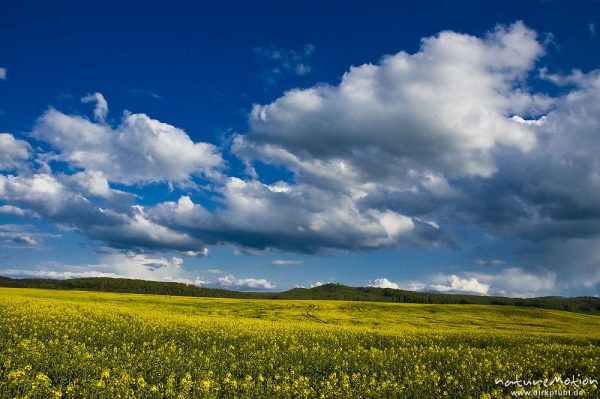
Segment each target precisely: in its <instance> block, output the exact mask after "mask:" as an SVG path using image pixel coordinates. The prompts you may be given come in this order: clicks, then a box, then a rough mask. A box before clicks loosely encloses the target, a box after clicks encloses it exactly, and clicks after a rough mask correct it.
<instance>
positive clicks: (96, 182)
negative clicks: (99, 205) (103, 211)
mask: <svg viewBox="0 0 600 399" xmlns="http://www.w3.org/2000/svg"><path fill="white" fill-rule="evenodd" d="M66 178H67V180H71V181H73V182H74V183H75V184H77V185H78V186H79V188H80V189H82V190H83V192H85V193H86V194H88V195H91V196H95V197H100V198H108V197H110V196H112V195H113V190H111V188H110V185H109V183H108V180H107V179H106V177H105V176H104V174H103V173H102V172H98V171H91V172H88V171H83V172H78V173H74V174H72V175H70V176H67V177H66Z"/></svg>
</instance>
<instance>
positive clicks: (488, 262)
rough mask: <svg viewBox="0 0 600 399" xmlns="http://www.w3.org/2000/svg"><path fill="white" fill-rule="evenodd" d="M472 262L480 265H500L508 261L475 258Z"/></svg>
mask: <svg viewBox="0 0 600 399" xmlns="http://www.w3.org/2000/svg"><path fill="white" fill-rule="evenodd" d="M472 263H473V264H474V265H478V266H500V265H503V264H505V263H506V261H505V260H502V259H473V261H472Z"/></svg>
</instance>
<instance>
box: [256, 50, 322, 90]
mask: <svg viewBox="0 0 600 399" xmlns="http://www.w3.org/2000/svg"><path fill="white" fill-rule="evenodd" d="M314 51H315V46H313V45H312V44H306V45H304V48H303V49H302V50H301V51H296V50H287V49H283V48H275V47H273V46H259V47H255V48H254V55H255V56H256V57H258V58H259V59H262V60H265V61H266V63H267V65H268V66H269V69H268V70H267V71H265V74H264V77H265V80H266V81H267V83H269V84H274V83H275V81H276V79H277V76H278V75H282V74H284V73H290V74H295V75H298V76H303V75H306V74H307V73H309V72H311V70H312V67H311V66H310V65H309V64H307V62H306V60H307V58H308V57H310V56H311V55H312V54H313V53H314Z"/></svg>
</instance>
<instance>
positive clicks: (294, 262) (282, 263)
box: [271, 259, 302, 266]
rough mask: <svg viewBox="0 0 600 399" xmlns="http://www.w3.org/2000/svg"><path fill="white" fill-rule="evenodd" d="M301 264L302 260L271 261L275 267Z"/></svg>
mask: <svg viewBox="0 0 600 399" xmlns="http://www.w3.org/2000/svg"><path fill="white" fill-rule="evenodd" d="M301 263H302V261H301V260H294V259H275V260H272V261H271V264H272V265H275V266H289V265H299V264H301Z"/></svg>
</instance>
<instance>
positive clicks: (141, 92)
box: [130, 89, 162, 100]
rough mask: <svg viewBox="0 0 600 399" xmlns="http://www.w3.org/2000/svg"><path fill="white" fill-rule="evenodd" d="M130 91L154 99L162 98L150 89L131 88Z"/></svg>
mask: <svg viewBox="0 0 600 399" xmlns="http://www.w3.org/2000/svg"><path fill="white" fill-rule="evenodd" d="M130 91H131V93H134V94H141V95H144V96H148V97H152V98H154V99H155V100H160V99H161V98H162V96H161V95H158V94H156V93H154V92H152V91H150V90H141V89H132V90H130Z"/></svg>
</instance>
